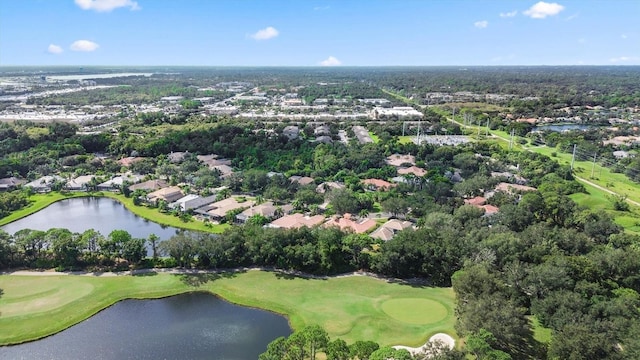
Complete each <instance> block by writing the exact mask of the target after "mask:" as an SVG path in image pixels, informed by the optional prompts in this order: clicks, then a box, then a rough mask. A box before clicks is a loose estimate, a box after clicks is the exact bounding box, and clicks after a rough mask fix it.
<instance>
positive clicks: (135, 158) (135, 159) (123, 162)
mask: <svg viewBox="0 0 640 360" xmlns="http://www.w3.org/2000/svg"><path fill="white" fill-rule="evenodd" d="M141 160H144V158H143V157H139V156H129V157H125V158H122V159H120V160H118V164H120V165H122V166H126V167H129V166H131V165H132V164H134V163H137V162H138V161H141Z"/></svg>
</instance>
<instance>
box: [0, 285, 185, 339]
mask: <svg viewBox="0 0 640 360" xmlns="http://www.w3.org/2000/svg"><path fill="white" fill-rule="evenodd" d="M0 289H2V297H0V309H2V310H1V313H0V345H6V344H11V343H19V342H24V341H29V340H35V339H38V338H41V337H43V336H47V335H51V334H54V333H56V332H58V331H60V330H63V329H65V328H67V327H69V326H71V325H73V324H76V323H78V322H80V321H82V320H84V319H86V318H88V317H90V316H91V315H93V314H95V313H97V312H98V311H100V310H102V309H104V308H106V307H108V306H109V305H112V304H113V303H115V302H117V301H119V300H123V299H127V298H158V297H163V296H169V295H174V294H178V293H181V292H184V291H187V290H188V286H187V285H185V284H183V283H182V282H181V281H180V280H179V279H178V278H176V277H175V276H168V275H167V276H147V277H134V276H121V277H109V278H107V277H104V278H97V277H85V276H82V277H80V276H52V277H50V276H42V277H40V276H9V275H0Z"/></svg>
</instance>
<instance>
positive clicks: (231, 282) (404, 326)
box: [0, 270, 455, 346]
mask: <svg viewBox="0 0 640 360" xmlns="http://www.w3.org/2000/svg"><path fill="white" fill-rule="evenodd" d="M0 289H2V296H1V297H0V309H2V313H1V315H0V344H4V345H6V344H11V343H19V342H25V341H29V340H35V339H38V338H41V337H44V336H47V335H51V334H53V333H56V332H58V331H61V330H63V329H64V328H67V327H69V326H71V325H73V324H75V323H78V322H80V321H82V320H83V319H86V318H88V317H90V316H91V315H93V314H95V313H96V312H98V311H100V310H102V309H104V308H106V307H108V306H109V305H112V304H113V303H115V302H117V301H120V300H123V299H126V298H158V297H164V296H171V295H175V294H179V293H183V292H187V291H210V292H212V293H214V294H217V295H219V296H221V297H222V298H224V299H226V300H228V301H231V302H233V303H237V304H240V305H245V306H251V307H256V308H261V309H265V310H269V311H274V312H277V313H280V314H283V315H286V316H287V317H288V318H289V322H290V324H291V326H292V327H293V328H294V329H300V328H302V327H304V326H306V325H309V324H318V325H321V326H323V327H324V328H325V329H326V330H327V331H328V333H329V335H330V336H331V337H332V338H335V337H340V338H342V339H344V340H345V341H347V342H348V343H350V342H353V341H355V340H373V341H376V342H379V343H380V344H384V345H397V344H402V345H409V346H420V345H422V344H424V343H425V341H426V340H427V339H428V338H429V337H430V336H431V335H433V334H435V333H438V332H445V333H448V334H451V335H453V336H455V332H454V330H453V324H454V321H455V317H454V310H453V308H454V304H453V303H454V294H453V290H452V289H451V288H430V287H414V286H409V285H401V284H393V283H388V282H386V281H384V280H379V279H374V278H370V277H365V276H350V277H341V278H331V279H328V280H321V279H306V278H299V277H294V276H290V275H283V274H279V273H272V272H264V271H257V270H255V271H254V270H251V271H247V272H244V273H222V274H199V275H171V274H157V275H155V273H153V274H146V276H128V275H127V276H114V277H105V276H102V277H95V276H67V275H55V276H17V275H0ZM410 312H413V314H414V315H413V316H409V315H408V314H409V313H410ZM8 329H11V330H10V331H9V330H8Z"/></svg>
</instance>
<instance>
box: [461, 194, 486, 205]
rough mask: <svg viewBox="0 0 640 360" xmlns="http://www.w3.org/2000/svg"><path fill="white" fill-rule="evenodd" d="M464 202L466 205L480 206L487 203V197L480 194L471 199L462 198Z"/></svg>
mask: <svg viewBox="0 0 640 360" xmlns="http://www.w3.org/2000/svg"><path fill="white" fill-rule="evenodd" d="M464 203H465V204H467V205H476V206H482V205H484V204H486V203H487V199H485V198H484V197H482V196H476V197H474V198H473V199H464Z"/></svg>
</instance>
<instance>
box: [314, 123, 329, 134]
mask: <svg viewBox="0 0 640 360" xmlns="http://www.w3.org/2000/svg"><path fill="white" fill-rule="evenodd" d="M313 135H315V136H323V135H331V129H330V128H329V125H320V126H318V127H317V128H315V129H314V130H313Z"/></svg>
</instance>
